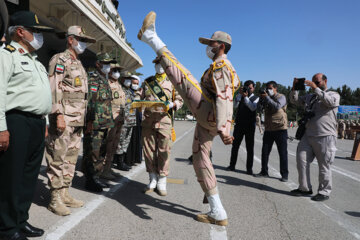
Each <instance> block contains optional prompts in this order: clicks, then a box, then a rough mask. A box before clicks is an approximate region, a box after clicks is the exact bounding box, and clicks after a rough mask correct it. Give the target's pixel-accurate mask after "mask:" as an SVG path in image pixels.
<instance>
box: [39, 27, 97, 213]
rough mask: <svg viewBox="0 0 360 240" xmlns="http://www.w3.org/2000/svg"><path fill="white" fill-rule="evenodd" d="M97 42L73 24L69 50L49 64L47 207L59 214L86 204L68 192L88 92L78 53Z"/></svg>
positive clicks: (78, 146) (77, 152) (82, 125)
mask: <svg viewBox="0 0 360 240" xmlns="http://www.w3.org/2000/svg"><path fill="white" fill-rule="evenodd" d="M95 42H96V41H95V39H94V38H92V37H89V36H87V35H85V33H84V30H83V29H82V28H81V27H80V26H71V27H69V28H68V31H67V49H66V50H65V51H64V52H62V53H58V54H56V55H54V56H53V57H52V59H51V60H50V63H49V81H50V86H51V90H52V110H51V114H49V123H50V127H49V138H48V141H47V143H46V160H47V164H48V169H47V176H48V178H49V186H50V191H51V201H50V204H49V206H48V209H49V210H50V211H52V212H53V213H55V214H57V215H60V216H65V215H69V214H70V213H71V212H70V209H69V208H68V207H72V208H78V207H82V206H83V205H84V202H83V201H80V200H77V199H74V198H73V197H72V196H71V195H70V194H69V188H70V186H71V182H72V179H73V177H74V174H75V167H76V162H77V159H78V155H79V150H80V146H81V137H82V132H83V127H84V118H85V110H86V105H87V99H86V96H87V92H88V79H87V73H86V71H85V69H84V67H83V65H82V64H81V61H80V60H79V54H82V53H83V52H84V51H85V49H86V43H95Z"/></svg>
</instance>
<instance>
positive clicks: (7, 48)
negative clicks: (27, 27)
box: [4, 44, 16, 53]
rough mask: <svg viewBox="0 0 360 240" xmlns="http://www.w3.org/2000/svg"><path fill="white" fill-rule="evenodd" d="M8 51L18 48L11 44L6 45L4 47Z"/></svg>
mask: <svg viewBox="0 0 360 240" xmlns="http://www.w3.org/2000/svg"><path fill="white" fill-rule="evenodd" d="M4 49H5V50H6V51H9V52H11V53H13V52H15V51H16V48H14V47H13V46H11V45H10V44H8V45H6V47H5V48H4Z"/></svg>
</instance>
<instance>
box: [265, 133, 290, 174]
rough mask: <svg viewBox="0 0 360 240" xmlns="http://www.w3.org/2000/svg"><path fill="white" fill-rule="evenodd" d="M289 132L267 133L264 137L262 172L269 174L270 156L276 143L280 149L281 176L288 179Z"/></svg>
mask: <svg viewBox="0 0 360 240" xmlns="http://www.w3.org/2000/svg"><path fill="white" fill-rule="evenodd" d="M287 138H288V133H287V130H278V131H265V133H264V137H263V146H262V151H261V172H262V173H268V162H269V155H270V152H271V149H272V146H273V144H274V142H275V143H276V146H277V148H278V152H279V157H280V174H281V176H282V177H284V178H287V177H288V175H289V171H288V152H287Z"/></svg>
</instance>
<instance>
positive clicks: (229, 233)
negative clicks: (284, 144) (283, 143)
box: [29, 121, 360, 240]
mask: <svg viewBox="0 0 360 240" xmlns="http://www.w3.org/2000/svg"><path fill="white" fill-rule="evenodd" d="M194 128H195V123H194V122H189V121H177V122H176V124H175V129H176V133H177V141H176V142H175V143H174V145H173V147H172V153H171V163H170V175H169V178H168V185H167V188H168V195H167V196H165V197H160V196H159V195H157V194H156V193H151V194H148V195H146V194H144V193H142V190H143V188H144V187H145V186H146V184H147V183H148V174H147V173H146V171H145V166H144V163H142V164H140V165H138V166H135V167H133V168H132V170H131V171H130V172H122V171H118V172H119V173H121V174H122V176H123V177H122V178H121V179H118V180H117V181H115V182H110V184H111V188H110V189H109V190H108V191H106V192H104V193H103V194H94V193H90V192H87V191H86V190H85V189H84V183H85V180H84V176H83V174H82V173H81V172H80V171H77V172H76V176H75V178H74V181H73V186H72V188H71V190H70V193H71V194H72V195H73V196H74V197H76V198H78V199H82V200H84V201H85V202H86V204H85V206H84V207H82V208H79V209H72V214H71V215H69V216H66V217H60V216H57V215H54V214H53V213H51V212H50V211H48V210H47V209H46V207H47V205H48V203H49V199H50V194H49V189H48V186H47V179H46V172H45V168H46V162H45V161H44V162H43V167H42V171H41V173H40V176H39V180H38V186H37V191H36V196H35V198H34V203H33V205H32V207H31V209H30V220H29V222H30V223H31V224H32V225H34V226H37V227H41V228H43V229H44V230H45V231H46V233H45V235H44V236H43V237H42V238H37V239H144V240H150V239H179V240H180V239H196V240H201V239H221V240H223V239H360V161H352V160H348V159H347V157H349V156H350V155H351V151H352V144H353V141H350V140H338V143H337V148H338V151H337V152H336V159H335V162H334V164H333V192H332V194H331V196H330V199H329V200H328V201H325V202H313V201H311V200H310V198H309V197H293V196H291V195H290V194H289V191H290V190H291V189H294V188H297V177H298V175H297V170H296V161H295V152H296V147H297V143H298V141H297V140H294V141H290V140H289V141H288V153H289V155H288V156H289V172H290V173H289V182H287V183H283V182H280V181H279V178H280V174H279V172H278V171H279V157H278V153H277V149H276V146H275V145H274V147H273V150H272V152H271V155H270V160H269V169H270V170H269V174H270V178H255V177H253V176H250V175H246V174H245V169H246V168H245V162H246V151H245V142H244V141H243V143H242V145H241V148H240V151H239V158H238V163H237V166H236V171H235V172H229V171H226V167H227V166H228V164H229V159H230V151H231V146H224V145H223V143H222V142H221V140H220V138H219V137H216V138H215V140H214V143H213V147H212V151H213V163H214V167H215V172H216V175H217V180H218V188H219V191H220V198H221V200H222V203H223V205H224V207H225V209H226V211H227V214H228V219H229V225H228V226H227V227H220V226H215V225H209V224H204V223H199V222H197V221H195V220H194V217H195V216H196V214H198V213H201V212H207V211H209V206H208V204H203V203H202V200H203V193H202V190H201V188H200V185H199V184H198V183H197V180H196V176H195V172H194V170H193V167H192V165H191V164H190V163H189V161H188V160H187V158H188V157H189V156H190V155H191V145H192V138H193V132H194ZM294 135H295V129H290V130H289V136H294ZM261 145H262V135H261V134H260V133H259V131H258V129H257V130H256V140H255V159H254V168H253V171H254V173H257V172H259V171H260V168H261V167H260V156H261ZM80 161H81V156H79V164H78V168H77V169H80ZM116 171H117V170H116ZM311 176H312V184H313V189H314V190H316V188H317V186H318V181H317V177H318V167H317V164H316V160H315V161H314V163H313V164H312V167H311ZM314 192H315V193H316V191H314Z"/></svg>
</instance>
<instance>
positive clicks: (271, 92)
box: [267, 89, 274, 97]
mask: <svg viewBox="0 0 360 240" xmlns="http://www.w3.org/2000/svg"><path fill="white" fill-rule="evenodd" d="M267 91H268V94H269V96H270V97H272V96H274V90H273V89H268V90H267Z"/></svg>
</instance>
